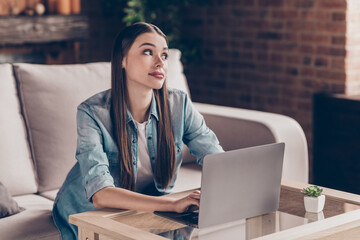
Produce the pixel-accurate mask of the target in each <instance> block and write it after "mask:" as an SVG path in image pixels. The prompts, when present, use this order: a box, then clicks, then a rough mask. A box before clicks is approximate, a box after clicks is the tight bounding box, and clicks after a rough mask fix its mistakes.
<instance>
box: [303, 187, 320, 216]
mask: <svg viewBox="0 0 360 240" xmlns="http://www.w3.org/2000/svg"><path fill="white" fill-rule="evenodd" d="M322 191H323V189H321V188H319V187H318V186H309V187H307V188H304V189H303V190H302V191H301V193H302V194H304V195H305V196H304V205H305V210H306V211H307V212H312V213H318V212H321V211H322V210H323V208H324V205H325V195H322V194H321V193H322Z"/></svg>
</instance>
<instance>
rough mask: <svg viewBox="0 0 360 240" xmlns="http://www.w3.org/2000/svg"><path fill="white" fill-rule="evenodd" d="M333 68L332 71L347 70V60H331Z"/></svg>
mask: <svg viewBox="0 0 360 240" xmlns="http://www.w3.org/2000/svg"><path fill="white" fill-rule="evenodd" d="M331 68H332V69H340V70H344V69H345V59H331Z"/></svg>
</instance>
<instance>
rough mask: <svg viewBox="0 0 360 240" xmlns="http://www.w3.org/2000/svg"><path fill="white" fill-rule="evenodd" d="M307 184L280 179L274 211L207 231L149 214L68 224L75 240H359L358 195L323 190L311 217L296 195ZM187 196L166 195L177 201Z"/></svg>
mask: <svg viewBox="0 0 360 240" xmlns="http://www.w3.org/2000/svg"><path fill="white" fill-rule="evenodd" d="M306 186H308V185H307V184H303V183H299V182H294V181H287V180H283V181H282V186H281V195H280V206H279V209H278V211H276V212H272V213H269V214H265V215H261V216H257V217H253V218H249V219H246V220H245V219H243V220H239V221H237V222H233V223H228V224H224V225H221V226H216V227H212V228H208V229H201V230H199V229H192V228H190V227H187V226H185V225H183V224H180V223H177V222H174V221H172V220H168V219H165V218H162V217H160V216H157V215H154V214H153V213H152V212H140V211H132V210H119V209H102V210H96V211H90V212H84V213H79V214H74V215H71V216H70V217H69V221H70V223H72V224H74V225H76V226H78V231H79V239H84V240H85V239H87V240H96V239H99V240H109V239H141V240H144V239H159V240H160V239H162V240H164V239H169V238H167V237H165V236H170V235H174V234H185V235H186V234H188V235H189V234H191V235H192V237H191V238H190V239H209V238H211V239H214V238H213V237H214V236H217V237H222V239H231V236H232V235H234V234H236V238H234V239H255V238H256V239H329V238H331V239H360V195H356V194H351V193H346V192H341V191H337V190H333V189H329V188H324V191H323V193H324V194H325V195H326V202H325V207H324V210H323V211H322V212H321V213H319V214H311V213H306V212H305V208H304V204H303V195H302V194H301V193H300V190H301V189H303V188H304V187H306ZM189 192H191V191H187V192H182V193H176V194H170V195H168V197H173V198H179V197H182V196H184V195H186V194H188V193H189ZM231 234H232V235H231ZM185 239H187V238H185ZM215 239H217V238H215Z"/></svg>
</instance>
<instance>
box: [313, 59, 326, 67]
mask: <svg viewBox="0 0 360 240" xmlns="http://www.w3.org/2000/svg"><path fill="white" fill-rule="evenodd" d="M315 66H316V67H326V66H328V60H327V59H326V58H320V57H319V58H316V59H315Z"/></svg>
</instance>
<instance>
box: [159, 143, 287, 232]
mask: <svg viewBox="0 0 360 240" xmlns="http://www.w3.org/2000/svg"><path fill="white" fill-rule="evenodd" d="M284 148H285V144H284V143H274V144H268V145H261V146H256V147H250V148H243V149H238V150H233V151H228V152H224V153H217V154H211V155H207V156H205V158H204V160H203V168H202V177H201V196H200V208H199V210H198V211H195V212H185V213H174V212H155V214H157V215H160V216H163V217H166V218H170V219H172V220H175V221H178V222H181V223H184V224H187V225H189V226H192V227H197V228H205V227H210V226H213V225H218V224H223V223H227V222H231V221H235V220H240V219H243V218H249V217H254V216H258V215H262V214H265V213H269V212H272V211H276V210H277V209H278V207H279V198H280V187H281V175H282V166H283V158H284Z"/></svg>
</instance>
